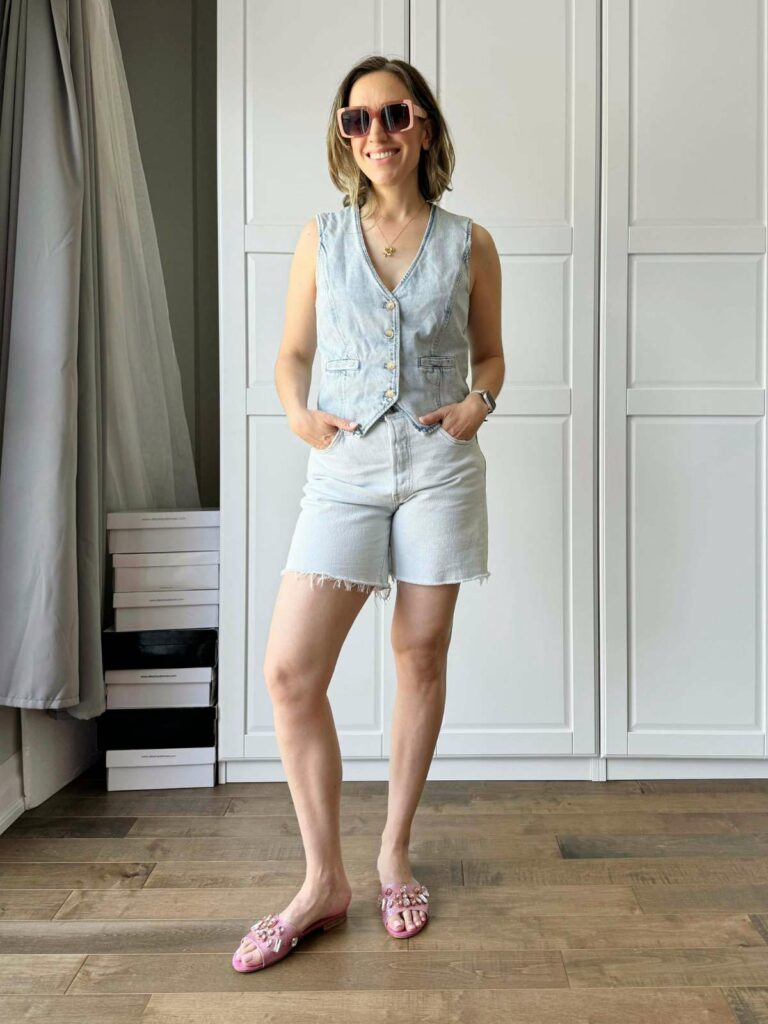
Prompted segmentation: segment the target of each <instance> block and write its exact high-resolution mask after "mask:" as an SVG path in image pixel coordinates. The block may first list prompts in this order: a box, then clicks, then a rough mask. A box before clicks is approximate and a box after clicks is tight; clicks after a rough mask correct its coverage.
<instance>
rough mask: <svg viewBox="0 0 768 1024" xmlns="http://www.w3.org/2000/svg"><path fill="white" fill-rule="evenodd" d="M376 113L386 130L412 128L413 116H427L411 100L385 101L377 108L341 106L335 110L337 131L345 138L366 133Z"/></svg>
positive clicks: (396, 130)
mask: <svg viewBox="0 0 768 1024" xmlns="http://www.w3.org/2000/svg"><path fill="white" fill-rule="evenodd" d="M377 114H378V116H379V119H380V121H381V125H382V127H383V128H384V131H386V132H407V131H408V129H409V128H413V124H414V118H415V117H426V116H427V112H426V110H422V108H421V107H417V106H416V105H415V104H414V103H413V101H412V100H399V101H398V102H397V103H385V104H384V106H383V107H379V109H378V110H374V109H373V108H372V107H341V109H340V110H337V111H336V117H337V119H338V122H339V131H340V132H341V134H342V136H343V137H344V138H345V139H352V138H356V137H357V136H360V135H367V134H368V132H369V131H370V130H371V125H372V124H373V119H374V117H376V115H377Z"/></svg>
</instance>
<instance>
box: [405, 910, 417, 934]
mask: <svg viewBox="0 0 768 1024" xmlns="http://www.w3.org/2000/svg"><path fill="white" fill-rule="evenodd" d="M403 917H404V918H405V927H406V928H408V929H409V930H410V929H411V928H415V923H414V920H413V914H412V913H411V911H410V910H404V911H403Z"/></svg>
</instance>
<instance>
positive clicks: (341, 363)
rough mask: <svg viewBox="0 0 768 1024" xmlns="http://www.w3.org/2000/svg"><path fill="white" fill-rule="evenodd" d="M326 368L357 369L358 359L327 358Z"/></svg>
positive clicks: (358, 366)
mask: <svg viewBox="0 0 768 1024" xmlns="http://www.w3.org/2000/svg"><path fill="white" fill-rule="evenodd" d="M325 369H326V370H359V369H360V360H359V359H329V360H328V361H327V362H326V364H325Z"/></svg>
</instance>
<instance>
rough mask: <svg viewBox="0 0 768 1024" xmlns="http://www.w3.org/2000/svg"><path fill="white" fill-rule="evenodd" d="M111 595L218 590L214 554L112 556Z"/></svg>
mask: <svg viewBox="0 0 768 1024" xmlns="http://www.w3.org/2000/svg"><path fill="white" fill-rule="evenodd" d="M112 567H113V569H114V592H115V593H124V592H128V593H130V592H133V593H136V592H137V591H141V590H218V587H219V552H218V551H157V552H138V553H125V554H122V553H119V554H113V555H112Z"/></svg>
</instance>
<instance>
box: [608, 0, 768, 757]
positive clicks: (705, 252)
mask: <svg viewBox="0 0 768 1024" xmlns="http://www.w3.org/2000/svg"><path fill="white" fill-rule="evenodd" d="M603 6H604V54H605V60H604V104H603V109H604V118H603V121H604V125H603V131H604V140H605V146H604V154H605V173H604V176H603V184H604V200H605V206H604V232H603V253H602V258H603V291H602V316H603V322H604V335H603V346H602V351H603V362H602V389H601V393H602V408H601V422H602V431H601V454H602V463H603V467H604V473H603V475H602V487H601V495H600V500H601V508H602V513H601V523H602V530H601V551H602V558H601V563H602V566H601V576H602V579H601V592H602V616H601V619H602V624H603V631H602V644H603V652H602V653H603V665H604V682H605V693H606V712H607V714H606V718H605V723H604V728H605V745H604V752H605V753H606V754H610V755H680V756H695V757H699V756H707V755H720V756H723V755H726V756H727V755H735V756H738V755H742V756H752V757H754V756H761V755H763V754H764V751H765V725H764V703H765V696H764V694H765V674H764V647H765V614H764V607H763V605H764V577H765V541H764V538H765V499H764V493H765V483H764V476H765V416H764V414H765V390H764V388H765V245H766V235H765V194H766V168H765V152H764V148H765V138H766V103H765V96H766V81H765V57H766V46H765V25H766V22H765V15H766V12H765V3H764V0H720V2H710V3H707V4H700V3H698V2H696V0H687V2H685V0H677V2H676V3H674V4H671V3H669V2H668V0H643V2H642V3H635V4H630V2H629V0H611V2H610V3H606V4H604V5H603Z"/></svg>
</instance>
